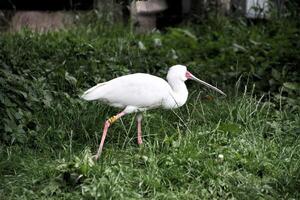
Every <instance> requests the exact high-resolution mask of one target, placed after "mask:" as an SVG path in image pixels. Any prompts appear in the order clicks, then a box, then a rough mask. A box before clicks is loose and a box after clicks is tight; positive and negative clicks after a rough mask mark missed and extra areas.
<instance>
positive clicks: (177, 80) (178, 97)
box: [81, 65, 225, 160]
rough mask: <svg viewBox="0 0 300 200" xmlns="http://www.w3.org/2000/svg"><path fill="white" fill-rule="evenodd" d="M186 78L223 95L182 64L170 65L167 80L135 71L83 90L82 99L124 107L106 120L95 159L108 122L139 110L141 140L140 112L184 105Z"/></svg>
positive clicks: (140, 142)
mask: <svg viewBox="0 0 300 200" xmlns="http://www.w3.org/2000/svg"><path fill="white" fill-rule="evenodd" d="M188 79H191V80H194V81H197V82H198V83H201V84H203V85H205V86H207V87H209V88H211V89H213V90H215V91H217V92H219V93H221V94H222V95H225V93H224V92H222V91H221V90H219V89H218V88H216V87H214V86H212V85H210V84H208V83H206V82H204V81H202V80H200V79H198V78H197V77H195V76H194V75H193V74H192V73H190V72H189V71H188V70H187V68H186V66H183V65H174V66H172V67H170V68H169V71H168V74H167V81H165V80H164V79H162V78H159V77H157V76H153V75H149V74H144V73H136V74H129V75H125V76H121V77H118V78H115V79H112V80H110V81H107V82H104V83H99V84H97V85H96V86H94V87H92V88H90V89H88V90H87V91H86V92H84V93H83V95H82V96H81V97H82V98H83V99H85V100H88V101H91V100H99V101H101V102H104V103H107V104H108V105H110V106H113V107H118V108H122V109H123V111H122V112H120V113H118V114H117V115H115V116H113V117H111V118H109V119H108V120H106V122H105V125H104V129H103V134H102V138H101V142H100V145H99V148H98V151H97V154H96V155H95V159H96V160H97V159H98V158H99V156H100V154H101V152H102V149H103V145H104V140H105V137H106V133H107V130H108V128H109V126H110V125H111V124H112V123H114V122H115V121H116V120H117V119H119V118H120V117H122V116H124V115H126V114H129V113H133V112H138V115H137V130H138V135H137V140H138V144H142V131H141V121H142V112H143V111H145V110H149V109H154V108H158V107H162V108H165V109H174V108H178V107H180V106H182V105H184V104H185V102H186V100H187V97H188V90H187V88H186V85H185V83H184V82H185V81H186V80H188Z"/></svg>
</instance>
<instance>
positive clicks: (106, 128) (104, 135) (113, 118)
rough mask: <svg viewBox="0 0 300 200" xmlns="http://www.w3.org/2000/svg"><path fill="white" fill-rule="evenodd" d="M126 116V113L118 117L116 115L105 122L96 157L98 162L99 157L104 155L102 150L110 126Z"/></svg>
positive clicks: (121, 113) (119, 114)
mask: <svg viewBox="0 0 300 200" xmlns="http://www.w3.org/2000/svg"><path fill="white" fill-rule="evenodd" d="M125 114H126V113H125V112H120V113H118V114H117V115H115V116H113V117H111V118H109V119H108V120H106V121H105V124H104V128H103V133H102V138H101V142H100V145H99V148H98V151H97V154H96V155H95V159H96V160H98V158H99V156H100V155H101V153H102V149H103V145H104V141H105V138H106V133H107V130H108V128H109V127H110V125H111V124H112V123H114V122H115V121H116V120H118V119H119V118H120V117H122V116H124V115H125Z"/></svg>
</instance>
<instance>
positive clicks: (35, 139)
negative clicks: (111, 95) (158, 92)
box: [0, 20, 300, 199]
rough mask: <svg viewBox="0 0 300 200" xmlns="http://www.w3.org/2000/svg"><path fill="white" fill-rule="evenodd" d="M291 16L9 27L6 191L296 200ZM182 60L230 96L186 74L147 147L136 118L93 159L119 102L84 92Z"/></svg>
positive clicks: (0, 55) (0, 54)
mask: <svg viewBox="0 0 300 200" xmlns="http://www.w3.org/2000/svg"><path fill="white" fill-rule="evenodd" d="M285 22H286V23H280V22H274V23H272V24H271V25H268V24H258V25H249V26H248V25H246V24H245V23H244V22H239V23H236V22H234V23H233V22H231V21H229V20H220V21H219V22H216V24H214V25H213V24H211V25H208V24H204V25H201V26H195V27H192V28H191V27H186V28H183V29H180V28H177V29H171V30H169V31H168V32H167V33H165V34H161V33H153V34H149V35H146V36H137V35H134V34H132V33H131V32H130V31H129V29H128V28H124V27H118V26H116V27H113V26H112V25H110V24H102V25H101V24H100V25H97V26H95V27H93V26H85V27H78V28H74V29H72V30H70V31H60V32H57V33H48V34H41V35H40V34H33V33H31V32H30V31H23V32H21V33H19V34H10V33H1V37H0V46H1V48H0V65H1V68H0V70H1V74H0V83H1V88H0V89H1V90H0V103H1V107H0V109H1V112H0V114H1V119H0V120H1V126H0V130H1V133H2V134H1V137H0V142H1V146H0V179H1V181H0V199H97V198H98V199H139V198H149V199H298V198H299V197H300V193H299V188H300V170H299V165H300V163H299V160H300V159H299V157H300V141H299V140H300V138H299V134H300V127H299V124H300V120H299V106H298V105H299V104H298V103H297V102H298V101H297V98H298V96H297V94H299V93H298V92H299V88H298V85H297V81H298V80H299V78H298V76H297V71H296V70H294V69H296V67H297V62H298V60H300V59H299V56H298V52H299V48H296V47H298V46H300V44H299V43H297V42H295V40H294V39H298V38H299V34H298V33H299V30H298V29H297V28H296V27H297V26H296V25H295V23H294V22H293V21H290V22H288V23H287V21H285ZM108 27H109V28H108ZM297 41H299V40H297ZM175 63H183V64H188V66H189V69H190V70H191V71H192V72H193V73H194V74H195V75H197V76H200V77H201V78H203V79H204V80H207V81H208V82H210V83H213V84H214V83H218V87H219V88H221V89H224V90H225V92H226V93H227V94H228V97H227V98H224V97H221V96H219V95H217V94H215V93H213V92H212V91H210V90H203V87H198V86H197V85H196V83H190V82H188V83H187V84H188V87H189V88H190V97H189V100H188V103H187V104H186V105H185V106H183V107H182V108H180V109H177V110H173V111H163V110H159V109H157V110H153V111H148V112H146V113H145V117H144V120H143V139H144V144H143V146H141V147H139V146H138V145H137V144H136V125H135V119H134V115H128V116H125V117H124V118H123V119H122V120H121V121H118V122H117V123H116V124H114V125H113V126H112V127H111V128H110V130H109V133H108V136H107V140H106V143H105V147H104V152H103V154H102V156H101V158H100V160H99V161H98V162H94V161H93V160H92V159H91V156H92V155H93V154H94V153H95V151H96V149H97V146H98V144H99V139H100V137H101V133H102V126H103V123H104V121H105V119H107V118H108V117H109V116H111V115H113V114H115V113H116V112H118V111H119V110H115V109H113V108H109V107H107V106H105V105H102V104H99V103H97V102H84V101H82V100H81V99H79V97H78V95H79V94H80V93H82V91H83V90H85V89H87V88H89V87H90V86H92V85H94V84H95V83H97V82H101V81H105V80H107V79H110V78H112V77H116V76H119V75H122V74H127V73H132V72H136V71H142V72H151V73H153V74H156V75H159V76H164V75H165V74H166V70H167V68H168V67H169V66H170V65H172V64H175ZM244 72H248V73H249V74H248V76H242V77H246V79H243V78H240V79H239V77H240V75H243V74H244ZM247 77H248V81H249V82H248V83H247ZM257 77H258V78H257ZM257 79H258V80H257ZM287 81H288V82H287ZM253 83H256V87H252V85H253ZM268 84H270V85H268ZM265 88H269V89H270V90H271V91H272V92H271V93H265V91H266V90H265ZM207 95H210V96H207Z"/></svg>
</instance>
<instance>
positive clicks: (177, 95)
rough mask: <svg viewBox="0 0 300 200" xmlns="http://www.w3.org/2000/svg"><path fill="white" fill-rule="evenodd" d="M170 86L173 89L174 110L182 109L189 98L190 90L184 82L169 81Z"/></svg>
mask: <svg viewBox="0 0 300 200" xmlns="http://www.w3.org/2000/svg"><path fill="white" fill-rule="evenodd" d="M168 83H169V85H170V86H171V89H172V97H173V101H174V106H173V107H174V108H177V107H180V106H182V105H183V104H185V102H186V100H187V98H188V90H187V88H186V85H185V83H184V81H181V80H176V81H170V80H169V81H168Z"/></svg>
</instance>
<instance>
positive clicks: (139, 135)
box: [136, 113, 143, 145]
mask: <svg viewBox="0 0 300 200" xmlns="http://www.w3.org/2000/svg"><path fill="white" fill-rule="evenodd" d="M142 118H143V115H142V114H140V113H139V114H138V115H137V117H136V119H137V141H138V144H139V145H141V144H143V140H142Z"/></svg>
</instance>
